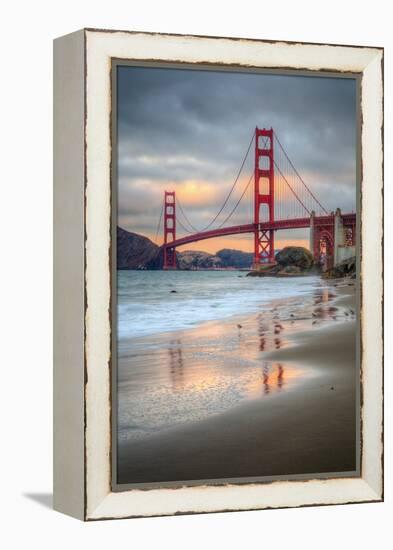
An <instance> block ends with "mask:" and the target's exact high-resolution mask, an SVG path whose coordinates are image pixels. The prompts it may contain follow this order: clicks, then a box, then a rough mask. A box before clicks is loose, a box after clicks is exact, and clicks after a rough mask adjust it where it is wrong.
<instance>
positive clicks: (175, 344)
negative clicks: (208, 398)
mask: <svg viewBox="0 0 393 550" xmlns="http://www.w3.org/2000/svg"><path fill="white" fill-rule="evenodd" d="M168 354H169V372H170V376H171V379H172V386H173V389H174V390H181V389H182V388H183V385H184V365H183V352H182V347H181V340H176V341H172V342H170V347H169V349H168Z"/></svg>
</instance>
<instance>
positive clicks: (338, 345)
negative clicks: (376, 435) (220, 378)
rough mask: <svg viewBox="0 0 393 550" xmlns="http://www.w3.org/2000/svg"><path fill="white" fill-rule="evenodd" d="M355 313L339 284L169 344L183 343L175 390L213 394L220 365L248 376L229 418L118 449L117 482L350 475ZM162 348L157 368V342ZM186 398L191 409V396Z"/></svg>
mask: <svg viewBox="0 0 393 550" xmlns="http://www.w3.org/2000/svg"><path fill="white" fill-rule="evenodd" d="M354 311H355V288H354V285H353V281H352V282H350V281H348V282H342V281H341V282H339V283H337V282H336V283H335V282H334V281H333V282H329V285H328V286H326V287H325V288H323V289H321V290H320V289H316V292H315V294H314V296H313V297H312V300H311V301H308V302H301V301H299V300H296V301H293V303H292V305H290V307H288V301H287V302H286V304H285V305H284V304H280V303H272V307H271V309H269V310H268V311H264V312H261V313H259V314H258V315H251V316H248V317H247V318H242V319H236V320H233V319H232V320H231V321H228V322H225V323H222V322H221V323H206V324H205V325H202V326H201V327H200V328H198V329H195V331H188V332H187V333H183V334H179V335H173V334H172V335H166V336H163V340H165V341H170V342H173V341H176V338H177V340H178V341H181V350H182V351H181V358H180V359H181V360H179V352H178V351H177V352H176V350H175V351H174V352H173V351H172V352H171V351H169V372H170V373H171V376H172V375H173V376H172V378H171V380H172V383H173V384H176V383H177V384H178V387H177V391H179V392H180V393H182V392H183V393H185V395H186V396H188V394H187V391H188V390H189V388H190V387H191V389H192V391H198V383H201V384H202V382H203V383H205V390H204V389H203V388H204V386H203V384H202V385H201V391H202V392H203V391H205V393H207V395H208V394H209V385H208V384H209V376H210V377H211V378H212V382H211V383H212V385H214V384H215V383H216V382H215V379H214V376H213V374H212V373H214V372H216V371H214V368H215V367H214V366H215V365H216V363H217V364H221V365H225V368H226V369H227V370H228V368H229V369H230V368H231V367H230V361H231V360H235V361H236V362H237V364H236V369H237V370H235V371H234V372H235V374H236V373H238V372H241V373H242V372H243V371H242V370H241V369H242V368H244V372H247V373H248V374H247V378H246V379H245V385H244V388H245V389H244V388H243V390H244V391H243V393H244V398H242V399H239V400H238V401H236V402H235V403H234V404H233V405H232V404H231V403H229V404H228V406H227V407H226V408H225V407H224V409H225V410H223V411H219V412H214V410H213V409H212V411H210V409H209V411H208V412H207V413H206V414H205V415H204V414H202V415H201V418H196V420H194V421H189V422H179V423H176V422H174V424H173V426H172V427H170V426H169V427H168V426H165V425H163V427H162V428H161V429H160V430H158V431H157V432H156V433H150V434H148V436H142V437H140V438H139V439H131V440H130V439H124V440H121V441H120V444H119V447H118V482H119V483H152V482H170V481H177V482H181V481H186V480H208V479H210V480H212V479H214V480H220V479H223V478H226V479H228V478H232V479H238V478H254V477H263V476H282V477H284V478H285V477H286V476H290V475H295V474H306V475H310V476H312V475H313V474H317V473H330V472H332V473H333V472H354V471H355V470H356V387H357V373H356V368H355V341H356V340H355V338H356V330H355V329H356V320H355V316H354ZM174 339H175V340H174ZM195 342H196V343H197V345H198V346H199V347H200V349H201V352H202V351H206V355H205V356H203V355H202V356H198V354H197V353H195V349H194V351H193V352H192V353H191V352H189V350H190V348H192V345H195ZM209 342H210V348H209V345H208V344H209ZM156 347H157V351H156V352H155V353H156V354H158V355H157V358H156V359H157V361H158V362H159V361H162V359H163V357H162V356H161V355H160V353H162V352H160V349H161V346H160V345H159V342H156ZM219 348H220V349H219ZM221 348H222V349H221ZM171 349H172V348H170V350H171ZM171 353H172V357H171ZM137 355H138V354H137ZM141 355H142V357H143V358H144V360H146V355H144V354H143V353H142V352H141ZM150 359H152V357H150ZM133 361H135V355H134V356H133ZM220 361H221V363H220ZM209 362H210V363H211V365H210V367H209ZM242 365H243V367H242ZM209 368H210V369H211V370H210V371H209ZM221 368H222V367H221ZM234 368H235V367H234ZM212 369H213V370H212ZM187 377H189V379H188V378H187ZM200 379H201V380H200ZM191 383H192V385H191V386H190V384H191ZM195 388H197V389H196V390H195ZM236 388H237V386H236ZM224 389H225V388H224ZM175 390H176V388H175ZM190 391H191V390H190ZM189 395H190V403H192V398H193V393H192V392H191V393H190V394H189ZM206 406H207V407H209V406H210V403H209V402H207V405H206Z"/></svg>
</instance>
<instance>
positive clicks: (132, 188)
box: [112, 62, 360, 490]
mask: <svg viewBox="0 0 393 550" xmlns="http://www.w3.org/2000/svg"><path fill="white" fill-rule="evenodd" d="M112 70H113V71H115V77H114V82H115V97H116V101H115V113H114V116H113V117H112V124H114V125H115V127H114V135H115V141H114V144H113V145H114V146H113V159H112V161H113V163H114V166H115V174H116V177H115V178H114V180H113V182H112V185H113V187H114V191H115V194H116V197H117V200H116V201H115V204H114V205H113V206H114V214H113V215H114V216H115V223H116V231H117V236H116V241H117V242H116V258H115V265H114V266H113V267H114V278H115V286H116V293H115V295H114V296H113V300H114V301H115V307H114V318H113V321H114V323H113V331H114V336H113V337H114V338H115V342H116V357H115V369H114V373H115V374H114V380H113V383H114V387H115V390H116V391H115V400H114V404H113V407H114V411H115V418H114V425H113V428H112V429H113V433H114V434H115V435H114V456H115V460H114V467H115V475H114V485H115V486H116V488H117V489H118V490H119V489H120V490H121V488H122V487H123V488H127V487H129V486H134V485H136V486H137V485H138V484H142V485H147V486H155V485H157V484H158V485H159V486H160V485H165V484H172V485H176V484H192V483H200V482H201V481H203V482H206V483H209V482H211V483H215V484H217V483H221V482H222V483H225V482H226V481H227V480H230V481H232V482H234V483H241V482H242V481H244V482H245V481H250V480H262V481H269V480H276V479H304V478H306V479H308V478H317V477H340V476H341V477H343V476H345V477H350V476H358V475H359V463H360V456H359V455H360V446H359V422H360V413H359V395H360V375H359V322H360V319H359V314H358V312H359V308H358V298H357V297H358V291H359V288H358V285H359V281H358V278H357V273H358V272H359V268H358V260H359V245H360V242H359V238H358V234H359V231H358V227H357V218H358V215H359V212H358V211H359V208H358V206H357V205H358V186H359V160H358V159H359V154H360V151H359V142H358V135H359V108H358V103H359V92H358V82H359V81H358V78H357V77H356V75H351V74H345V75H338V74H333V73H331V74H321V73H319V74H318V73H317V74H316V73H314V74H313V75H311V74H308V73H299V72H298V73H296V74H295V73H290V72H286V73H285V72H281V73H280V72H274V71H270V72H263V71H254V72H252V71H248V70H244V71H240V70H238V71H231V70H220V69H219V68H214V67H208V66H206V67H201V66H199V67H194V68H193V67H190V66H189V65H187V66H183V67H182V66H170V65H167V66H165V65H164V64H161V65H155V66H154V65H151V66H149V65H143V64H139V65H137V64H135V63H134V64H132V63H130V64H127V63H121V62H118V63H117V64H115V65H114V67H113V68H112Z"/></svg>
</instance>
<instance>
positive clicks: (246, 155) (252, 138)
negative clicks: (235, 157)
mask: <svg viewBox="0 0 393 550" xmlns="http://www.w3.org/2000/svg"><path fill="white" fill-rule="evenodd" d="M254 136H255V130H254V131H253V133H252V136H251V141H250V143H249V146H248V148H247V151H246V154H245V156H244V158H243V161H242V163H241V166H240V169H239V171H238V173H237V176H236V179H235V181H234V182H233V185H232V187H231V189H230V191H229V193H228V195H227V196H226V199H225V201H224V203H223V204H222V206H221V208H220V210H219V211H218V212H217V214H216V215H215V216H214V218H213V219H212V221H211V222H210V223H209V224H208V225H206V226H205V227H204V228H203V229H201V231H206V229H209V227H211V226H212V225H213V223H214V222H215V221H216V219H217V218H218V216H219V215H220V214H221V212H222V211H223V210H224V208H225V206H226V204H227V202H228V200H229V198H230V196H231V195H232V192H233V190H234V189H235V186H236V184H237V182H238V180H239V177H240V174H241V172H242V170H243V167H244V164H245V162H246V160H247V157H248V153H249V152H250V149H251V145H252V143H253V141H254ZM221 226H222V224H221V225H220V227H221Z"/></svg>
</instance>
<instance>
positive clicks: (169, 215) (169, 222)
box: [164, 191, 176, 269]
mask: <svg viewBox="0 0 393 550" xmlns="http://www.w3.org/2000/svg"><path fill="white" fill-rule="evenodd" d="M168 237H170V238H168ZM175 240H176V196H175V191H165V200H164V244H168V243H169V242H171V241H175ZM164 269H176V250H175V248H169V247H167V246H164Z"/></svg>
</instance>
